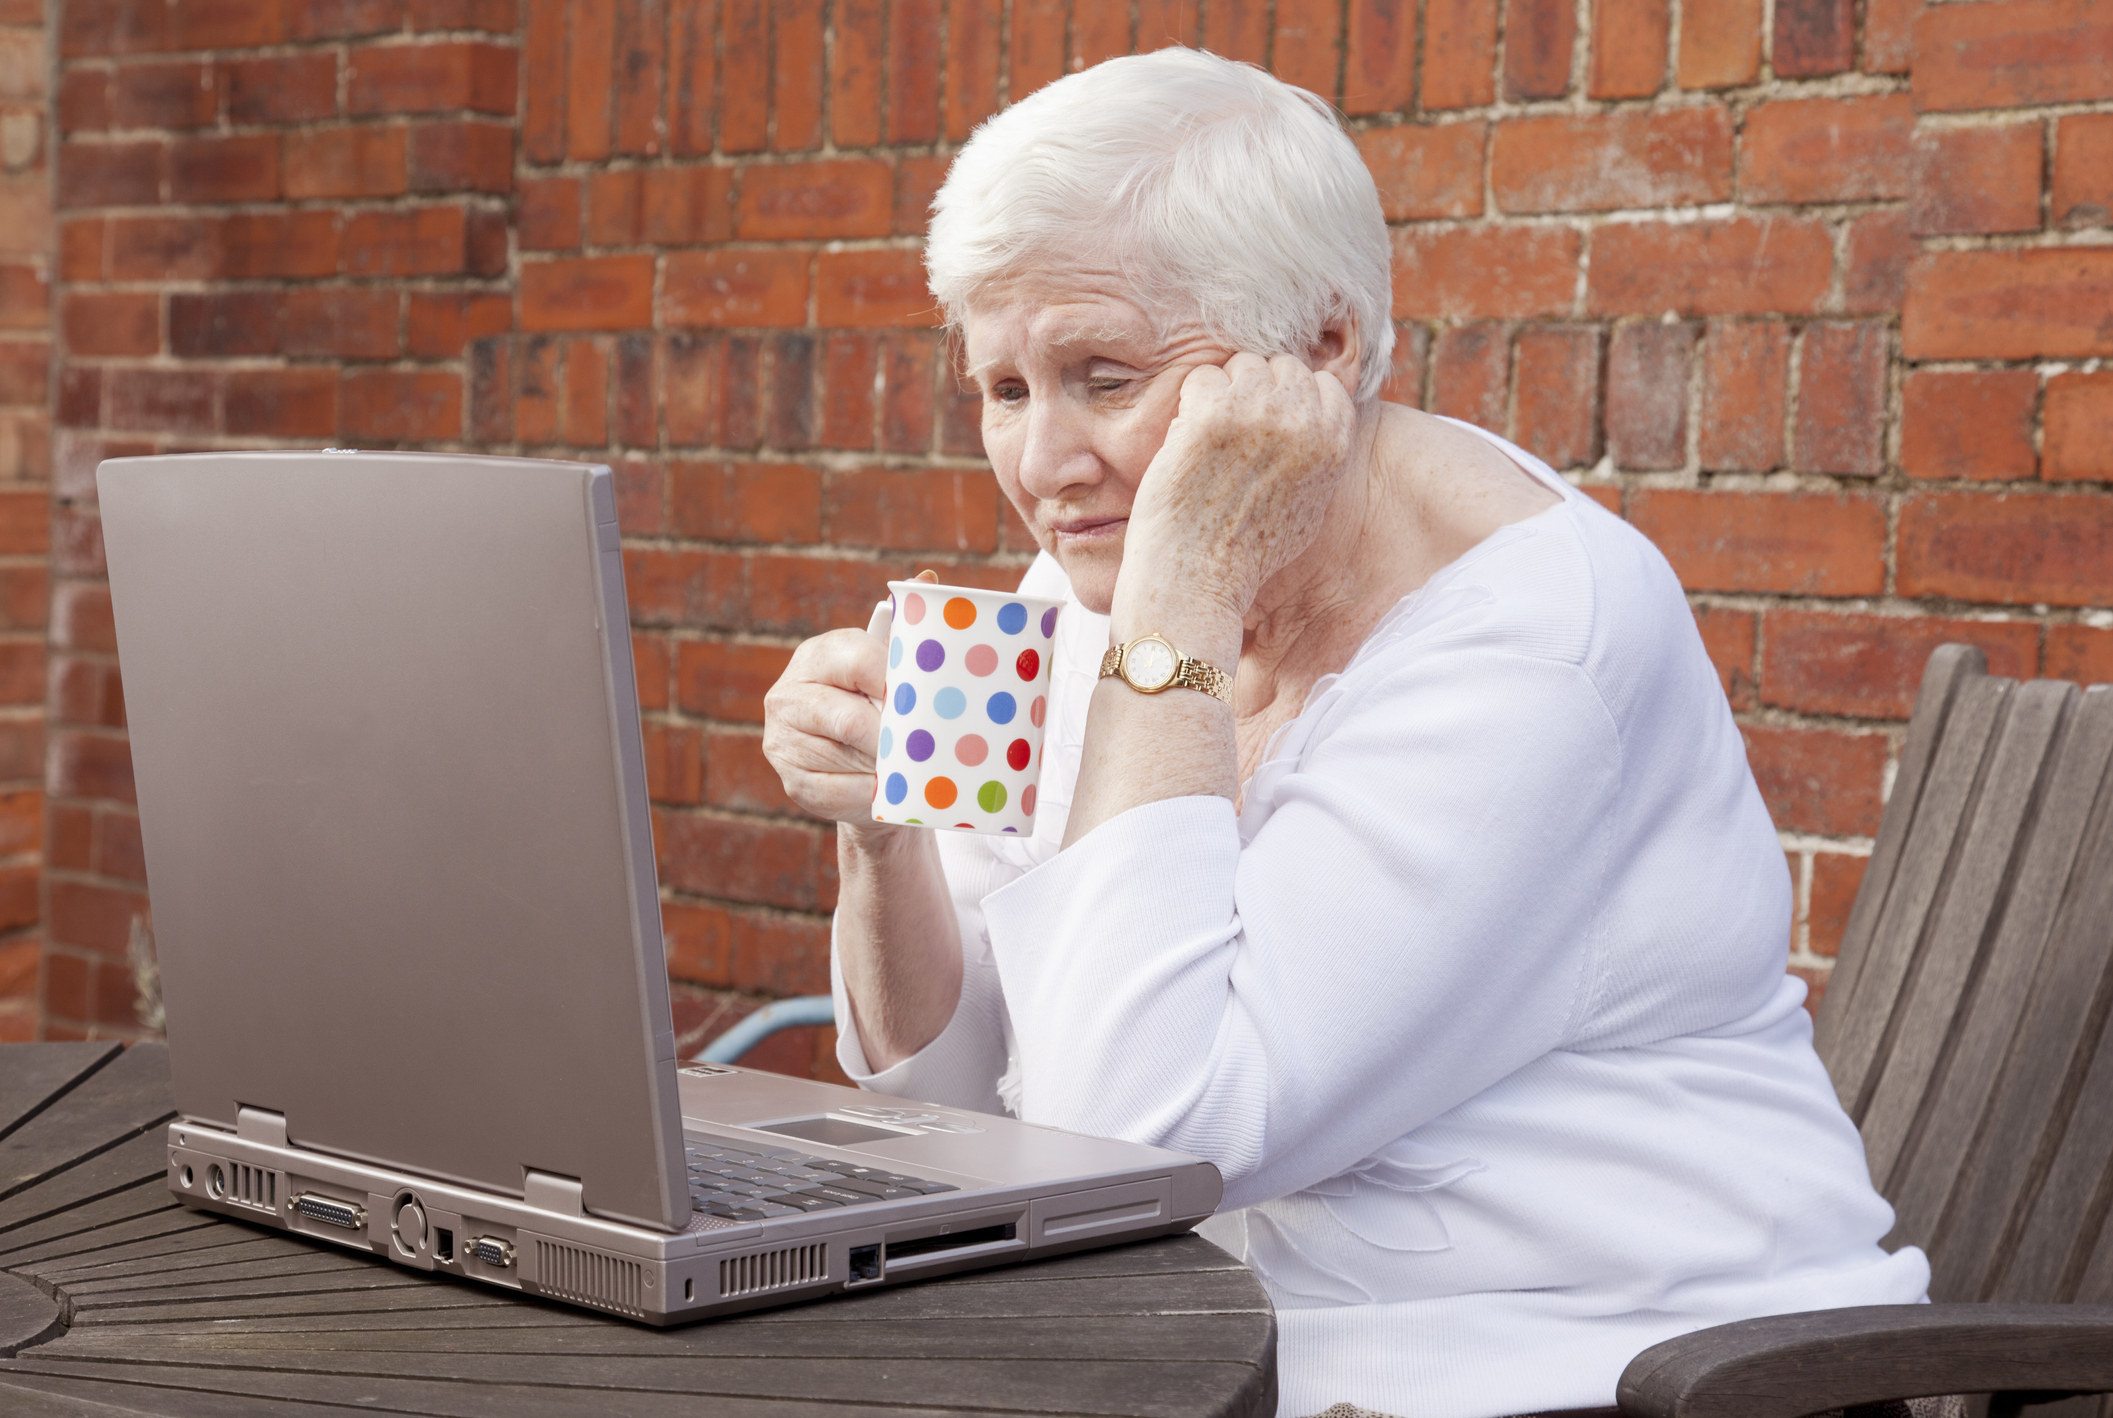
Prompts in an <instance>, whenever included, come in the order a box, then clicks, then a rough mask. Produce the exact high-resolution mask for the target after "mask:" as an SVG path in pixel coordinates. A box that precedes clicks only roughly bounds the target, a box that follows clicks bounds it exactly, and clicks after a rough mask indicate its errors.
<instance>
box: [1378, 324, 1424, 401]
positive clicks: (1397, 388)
mask: <svg viewBox="0 0 2113 1418" xmlns="http://www.w3.org/2000/svg"><path fill="white" fill-rule="evenodd" d="M1430 354H1431V332H1430V328H1429V327H1428V326H1425V325H1405V324H1401V323H1399V322H1397V323H1396V324H1395V326H1394V348H1393V349H1392V350H1391V351H1390V352H1389V353H1388V355H1387V363H1388V366H1389V368H1388V371H1387V382H1386V383H1385V384H1383V385H1381V386H1380V390H1379V397H1380V398H1381V399H1384V400H1385V401H1386V402H1388V403H1390V404H1406V405H1408V406H1409V407H1410V408H1412V409H1420V408H1422V407H1423V382H1424V379H1423V377H1424V374H1425V372H1426V371H1427V370H1428V369H1429V367H1430Z"/></svg>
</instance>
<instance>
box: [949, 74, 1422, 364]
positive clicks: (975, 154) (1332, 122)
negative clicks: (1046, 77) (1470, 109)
mask: <svg viewBox="0 0 2113 1418" xmlns="http://www.w3.org/2000/svg"><path fill="white" fill-rule="evenodd" d="M1086 262H1091V263H1093V264H1095V265H1101V264H1104V263H1111V262H1112V263H1113V264H1114V266H1115V269H1116V270H1117V271H1118V273H1119V274H1120V275H1121V276H1122V277H1123V278H1124V279H1125V280H1126V281H1127V282H1128V283H1129V284H1130V286H1131V288H1132V291H1133V293H1134V295H1135V297H1136V298H1137V300H1138V303H1139V304H1140V305H1142V306H1143V307H1144V308H1145V309H1146V310H1147V311H1148V312H1149V313H1151V314H1152V315H1153V316H1154V317H1155V318H1157V319H1159V320H1161V321H1162V322H1170V321H1175V320H1183V319H1192V320H1194V321H1195V322H1196V323H1197V324H1199V325H1201V326H1202V327H1203V328H1204V329H1206V330H1208V331H1210V332H1212V333H1213V334H1215V335H1219V336H1221V337H1223V338H1224V339H1225V340H1226V341H1227V342H1228V343H1229V344H1231V345H1232V346H1233V347H1235V348H1237V349H1243V350H1251V351H1253V352H1255V353H1256V354H1262V355H1277V354H1292V355H1299V356H1302V357H1303V356H1305V355H1307V354H1309V353H1311V352H1312V350H1313V349H1314V347H1315V344H1316V342H1317V341H1318V339H1319V337H1320V335H1321V332H1322V330H1323V329H1324V328H1326V326H1328V325H1329V324H1330V323H1332V322H1333V321H1336V320H1338V319H1342V318H1344V317H1348V319H1349V322H1350V323H1351V324H1352V325H1353V326H1354V327H1355V329H1356V331H1357V338H1358V345H1359V356H1360V366H1359V370H1358V378H1357V387H1356V388H1354V389H1352V390H1351V391H1350V392H1351V395H1352V397H1353V398H1355V399H1356V400H1357V402H1358V403H1359V404H1366V403H1369V402H1370V401H1371V400H1373V399H1375V398H1377V397H1378V395H1379V389H1380V385H1382V384H1383V383H1385V382H1386V378H1387V371H1388V357H1389V355H1390V353H1391V352H1392V349H1393V345H1394V322H1393V279H1392V270H1391V263H1390V251H1389V248H1388V243H1387V225H1386V218H1385V216H1384V215H1383V214H1382V213H1381V211H1380V205H1379V191H1378V189H1377V188H1376V187H1375V186H1374V185H1373V183H1372V176H1371V174H1370V173H1369V172H1368V171H1366V169H1365V164H1364V161H1363V160H1362V159H1361V158H1360V157H1359V156H1358V152H1357V147H1356V145H1355V144H1353V143H1352V142H1351V141H1350V138H1349V135H1348V134H1346V133H1345V132H1344V131H1343V128H1342V125H1341V124H1340V123H1339V122H1337V120H1336V117H1335V113H1334V110H1333V109H1331V108H1330V107H1329V106H1328V104H1327V103H1326V102H1324V101H1323V100H1321V99H1319V98H1317V97H1315V96H1314V95H1312V94H1310V93H1307V92H1306V91H1305V90H1304V89H1297V88H1293V87H1292V86H1291V85H1289V84H1287V83H1284V82H1283V81H1282V80H1279V79H1276V78H1273V77H1271V76H1270V75H1269V74H1266V73H1264V72H1263V71H1262V70H1260V69H1257V68H1255V67H1254V66H1253V65H1250V64H1239V63H1235V62H1233V61H1232V60H1230V59H1221V58H1219V57H1218V56H1216V55H1214V54H1207V53H1204V52H1203V51H1201V50H1194V49H1182V48H1178V47H1176V48H1168V49H1162V50H1160V51H1158V52H1157V53H1155V54H1138V55H1132V56H1129V57H1127V58H1122V59H1110V60H1108V61H1106V62H1105V63H1102V64H1096V65H1095V66H1093V67H1092V68H1091V69H1086V70H1082V71H1081V72H1079V73H1076V74H1072V75H1069V76H1068V77H1066V78H1062V79H1059V80H1057V81H1056V82H1055V83H1053V84H1050V85H1049V86H1048V87H1046V88H1043V89H1041V90H1039V91H1037V92H1036V93H1034V94H1033V95H1031V96H1030V97H1028V98H1026V99H1023V100H1022V101H1021V102H1019V103H1016V104H1014V105H1013V106H1012V107H1011V108H1008V109H1006V110H1005V111H1004V112H1002V113H1000V114H998V115H997V116H995V117H993V118H991V119H990V120H989V121H987V122H986V123H984V124H983V125H982V126H981V127H979V128H978V129H977V130H976V132H975V134H974V136H972V137H971V138H970V139H969V141H968V143H967V145H966V146H965V147H963V148H962V149H961V152H960V153H959V155H957V156H956V157H955V159H954V163H953V166H952V168H951V169H950V170H949V171H948V172H947V177H946V183H945V185H944V186H942V187H941V188H940V189H939V195H938V196H937V197H936V198H934V199H933V201H932V225H931V230H930V232H929V234H928V235H927V237H926V239H925V268H926V271H927V272H928V274H929V276H930V279H931V286H932V294H933V296H934V297H935V298H936V299H937V300H938V302H939V307H940V310H941V311H942V312H943V313H944V314H945V316H946V319H947V322H948V323H949V324H950V325H953V326H955V327H957V328H958V327H959V325H960V323H961V319H962V316H963V314H964V313H965V311H966V310H967V308H968V306H969V305H970V304H971V303H972V302H973V300H974V298H975V297H976V295H977V293H978V292H980V291H982V290H983V289H984V288H986V287H988V286H990V285H992V284H994V283H998V282H1002V281H1005V280H1010V279H1015V278H1019V277H1022V276H1031V275H1033V274H1034V272H1035V268H1036V266H1037V265H1038V264H1050V265H1057V266H1062V265H1064V264H1083V263H1086Z"/></svg>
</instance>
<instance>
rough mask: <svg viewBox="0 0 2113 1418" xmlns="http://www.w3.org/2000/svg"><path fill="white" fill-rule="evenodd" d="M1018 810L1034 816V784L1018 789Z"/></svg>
mask: <svg viewBox="0 0 2113 1418" xmlns="http://www.w3.org/2000/svg"><path fill="white" fill-rule="evenodd" d="M1020 811H1022V812H1024V813H1026V814H1027V815H1028V816H1029V817H1033V816H1034V784H1032V783H1029V784H1028V785H1027V786H1026V787H1024V788H1022V789H1020Z"/></svg>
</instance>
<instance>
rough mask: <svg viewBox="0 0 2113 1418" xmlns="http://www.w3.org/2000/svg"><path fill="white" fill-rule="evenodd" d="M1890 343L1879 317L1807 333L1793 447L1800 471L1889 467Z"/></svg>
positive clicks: (1870, 472) (1871, 471)
mask: <svg viewBox="0 0 2113 1418" xmlns="http://www.w3.org/2000/svg"><path fill="white" fill-rule="evenodd" d="M1891 343H1892V342H1891V336H1890V335H1889V334H1888V332H1887V330H1886V327H1885V326H1884V325H1882V324H1879V323H1877V322H1875V321H1874V322H1869V323H1863V324H1856V325H1814V326H1812V327H1811V328H1809V329H1807V330H1806V331H1805V349H1804V357H1803V360H1802V362H1801V365H1800V370H1799V374H1798V417H1797V429H1796V442H1795V445H1794V447H1793V450H1792V457H1793V465H1794V466H1795V467H1797V468H1798V469H1799V470H1800V471H1802V472H1811V473H1843V474H1847V475H1850V476H1856V477H1870V476H1875V475H1876V474H1878V473H1880V472H1883V471H1884V470H1885V424H1886V368H1887V361H1888V359H1889V357H1890V355H1891Z"/></svg>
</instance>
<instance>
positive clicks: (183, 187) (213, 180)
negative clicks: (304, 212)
mask: <svg viewBox="0 0 2113 1418" xmlns="http://www.w3.org/2000/svg"><path fill="white" fill-rule="evenodd" d="M278 195H279V140H278V138H277V137H276V136H273V135H269V134H263V133H244V134H239V135H237V136H235V137H232V138H181V139H178V140H177V141H175V142H173V143H171V144H170V145H169V197H170V199H171V200H172V201H177V202H263V201H268V200H270V199H271V198H273V197H276V196H278Z"/></svg>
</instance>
